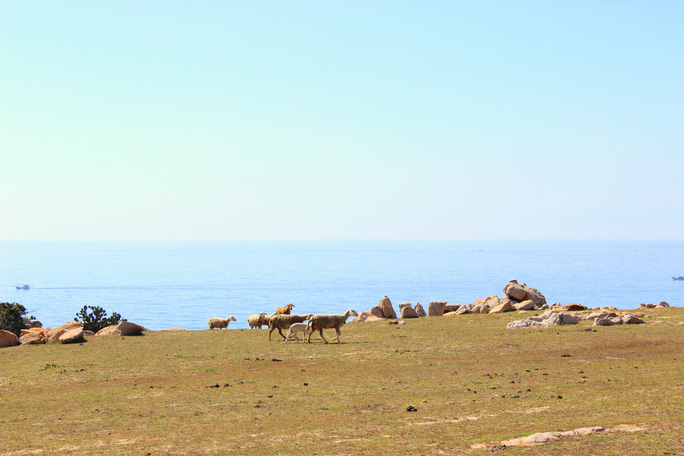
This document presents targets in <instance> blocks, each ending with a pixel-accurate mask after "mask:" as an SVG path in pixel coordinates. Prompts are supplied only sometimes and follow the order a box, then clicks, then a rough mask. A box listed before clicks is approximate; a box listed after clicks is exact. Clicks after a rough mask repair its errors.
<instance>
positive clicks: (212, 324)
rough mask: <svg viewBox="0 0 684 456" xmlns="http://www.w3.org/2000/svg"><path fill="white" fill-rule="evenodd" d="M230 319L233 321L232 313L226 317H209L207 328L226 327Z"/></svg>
mask: <svg viewBox="0 0 684 456" xmlns="http://www.w3.org/2000/svg"><path fill="white" fill-rule="evenodd" d="M231 321H235V317H233V316H232V315H231V316H230V317H228V318H218V317H214V318H210V319H209V329H214V328H217V329H221V328H226V329H227V328H228V323H230V322H231Z"/></svg>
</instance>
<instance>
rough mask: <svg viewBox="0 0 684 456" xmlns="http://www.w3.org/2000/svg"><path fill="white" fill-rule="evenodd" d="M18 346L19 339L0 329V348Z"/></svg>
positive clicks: (11, 333)
mask: <svg viewBox="0 0 684 456" xmlns="http://www.w3.org/2000/svg"><path fill="white" fill-rule="evenodd" d="M15 345H19V338H18V337H17V335H16V334H14V333H13V332H9V331H5V330H4V329H0V348H3V347H14V346H15Z"/></svg>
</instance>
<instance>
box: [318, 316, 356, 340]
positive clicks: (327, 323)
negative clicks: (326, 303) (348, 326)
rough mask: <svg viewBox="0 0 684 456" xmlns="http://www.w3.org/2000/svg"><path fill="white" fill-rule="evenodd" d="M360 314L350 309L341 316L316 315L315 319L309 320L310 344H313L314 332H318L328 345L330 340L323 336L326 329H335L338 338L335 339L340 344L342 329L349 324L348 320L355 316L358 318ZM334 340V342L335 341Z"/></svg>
mask: <svg viewBox="0 0 684 456" xmlns="http://www.w3.org/2000/svg"><path fill="white" fill-rule="evenodd" d="M358 315H359V314H357V313H356V311H355V310H354V309H349V310H347V311H346V312H345V313H344V315H339V314H317V315H314V316H313V317H311V318H309V323H308V325H309V326H310V331H311V332H309V339H308V340H309V343H311V334H313V332H314V331H318V332H319V334H320V335H321V339H323V341H324V342H325V343H326V344H327V343H328V340H327V339H326V338H325V336H323V330H324V329H333V328H335V331H336V332H337V336H336V337H335V339H337V343H338V344H339V343H340V334H341V333H340V327H342V325H344V324H345V323H347V318H349V317H351V316H354V317H357V316H358ZM335 339H333V340H335Z"/></svg>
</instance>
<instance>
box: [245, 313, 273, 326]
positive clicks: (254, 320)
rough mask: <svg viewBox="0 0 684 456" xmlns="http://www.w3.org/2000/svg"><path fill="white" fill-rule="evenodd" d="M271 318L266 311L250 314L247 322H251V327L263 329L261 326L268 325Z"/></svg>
mask: <svg viewBox="0 0 684 456" xmlns="http://www.w3.org/2000/svg"><path fill="white" fill-rule="evenodd" d="M269 318H270V317H269V316H268V315H266V312H261V313H260V314H259V315H250V317H249V318H248V319H247V323H249V327H250V328H251V329H255V328H259V329H261V327H262V326H264V325H266V326H268V320H269Z"/></svg>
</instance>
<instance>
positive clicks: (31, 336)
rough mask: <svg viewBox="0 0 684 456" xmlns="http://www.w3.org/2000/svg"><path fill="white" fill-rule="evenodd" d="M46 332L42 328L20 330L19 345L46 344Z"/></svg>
mask: <svg viewBox="0 0 684 456" xmlns="http://www.w3.org/2000/svg"><path fill="white" fill-rule="evenodd" d="M47 339H48V331H47V330H45V329H43V328H38V327H36V328H29V329H22V330H21V336H20V337H19V342H20V343H21V345H29V344H44V343H47Z"/></svg>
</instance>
